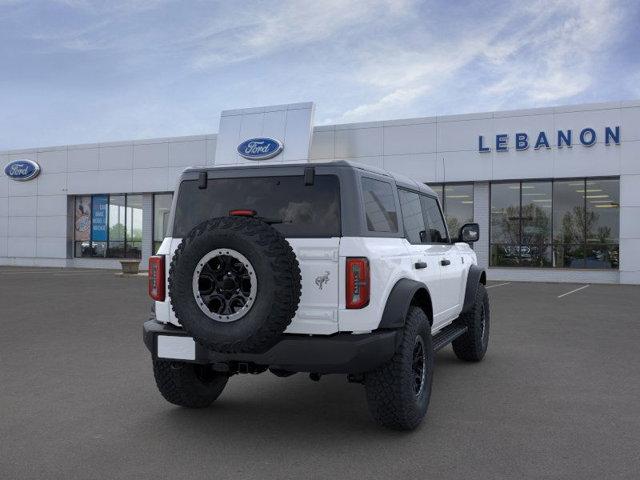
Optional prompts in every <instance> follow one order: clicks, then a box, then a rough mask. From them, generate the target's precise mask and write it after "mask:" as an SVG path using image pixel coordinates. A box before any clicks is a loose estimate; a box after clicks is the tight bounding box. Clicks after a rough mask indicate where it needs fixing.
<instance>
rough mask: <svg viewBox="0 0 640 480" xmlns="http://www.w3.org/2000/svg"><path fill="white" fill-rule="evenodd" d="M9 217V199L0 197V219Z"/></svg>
mask: <svg viewBox="0 0 640 480" xmlns="http://www.w3.org/2000/svg"><path fill="white" fill-rule="evenodd" d="M8 215H9V197H0V217H6V216H8Z"/></svg>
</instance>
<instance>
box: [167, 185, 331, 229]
mask: <svg viewBox="0 0 640 480" xmlns="http://www.w3.org/2000/svg"><path fill="white" fill-rule="evenodd" d="M236 209H249V210H255V211H256V212H257V216H259V217H263V218H267V219H270V220H274V221H276V222H280V223H273V224H272V225H273V227H274V228H276V229H277V230H279V231H280V232H281V233H282V234H283V235H285V236H287V237H334V236H340V187H339V182H338V178H337V177H336V176H333V175H316V177H315V181H314V184H313V185H305V184H304V177H302V176H301V175H300V176H289V177H252V178H216V179H210V180H209V182H208V185H207V188H206V189H199V188H198V181H196V180H187V181H183V182H182V184H181V185H180V192H179V194H178V201H177V204H176V211H175V221H174V228H173V236H174V237H178V238H180V237H184V236H185V235H186V234H187V233H188V232H189V231H190V230H191V229H192V228H193V227H194V226H196V225H197V224H199V223H201V222H203V221H205V220H208V219H210V218H215V217H226V216H228V215H229V211H230V210H236Z"/></svg>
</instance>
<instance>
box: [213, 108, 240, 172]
mask: <svg viewBox="0 0 640 480" xmlns="http://www.w3.org/2000/svg"><path fill="white" fill-rule="evenodd" d="M223 114H224V112H223ZM241 126H242V115H223V116H222V117H221V118H220V129H219V131H218V141H217V143H216V155H215V163H216V165H233V164H236V163H238V162H239V161H240V155H238V151H237V150H236V149H237V148H238V145H239V144H240V143H241V142H240V127H241Z"/></svg>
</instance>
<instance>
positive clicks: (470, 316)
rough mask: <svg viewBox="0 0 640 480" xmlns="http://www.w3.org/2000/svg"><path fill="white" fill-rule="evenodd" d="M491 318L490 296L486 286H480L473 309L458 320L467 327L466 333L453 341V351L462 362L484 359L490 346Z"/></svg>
mask: <svg viewBox="0 0 640 480" xmlns="http://www.w3.org/2000/svg"><path fill="white" fill-rule="evenodd" d="M490 317H491V315H490V309H489V295H488V294H487V289H486V288H485V286H484V285H482V284H479V285H478V288H477V290H476V298H475V299H474V301H473V307H472V308H471V309H470V310H469V311H468V312H465V313H463V314H462V315H460V318H458V320H457V322H458V323H459V324H460V325H464V326H466V327H467V331H466V333H464V334H463V335H461V336H459V337H458V338H456V339H455V340H454V341H453V351H454V352H455V354H456V356H457V357H458V358H459V359H460V360H465V361H467V362H479V361H480V360H482V359H483V358H484V355H485V353H487V347H488V346H489V326H490V321H489V320H490ZM483 323H484V328H483Z"/></svg>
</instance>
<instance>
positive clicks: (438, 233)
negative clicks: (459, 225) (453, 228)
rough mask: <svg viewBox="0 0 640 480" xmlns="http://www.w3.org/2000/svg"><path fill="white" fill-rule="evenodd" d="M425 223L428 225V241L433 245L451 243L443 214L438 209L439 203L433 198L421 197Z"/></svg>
mask: <svg viewBox="0 0 640 480" xmlns="http://www.w3.org/2000/svg"><path fill="white" fill-rule="evenodd" d="M420 201H421V202H422V212H423V214H424V221H425V223H426V224H427V241H429V242H432V243H444V242H448V241H449V237H448V235H447V229H446V227H445V226H444V220H443V218H442V213H440V207H438V201H437V200H436V199H435V198H433V197H427V196H425V195H420Z"/></svg>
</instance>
